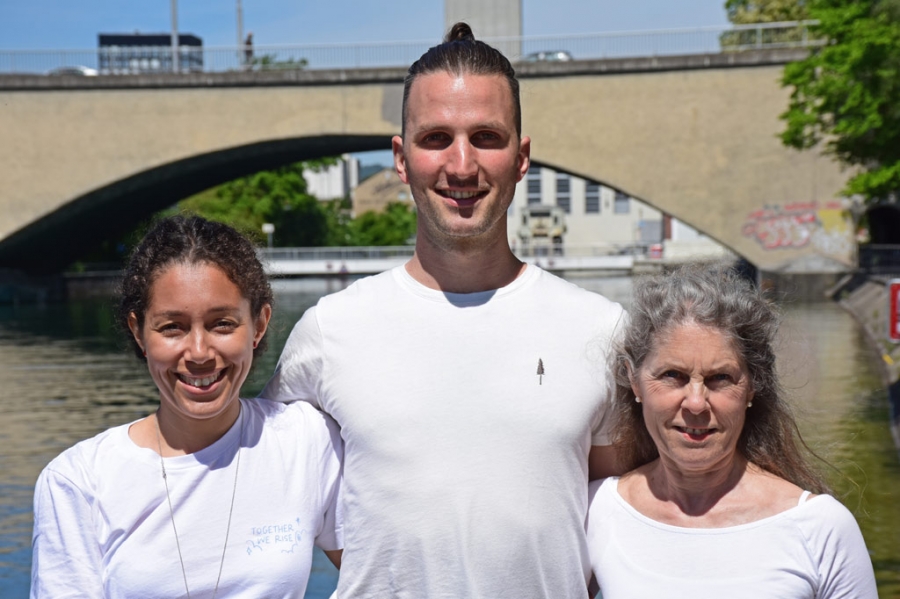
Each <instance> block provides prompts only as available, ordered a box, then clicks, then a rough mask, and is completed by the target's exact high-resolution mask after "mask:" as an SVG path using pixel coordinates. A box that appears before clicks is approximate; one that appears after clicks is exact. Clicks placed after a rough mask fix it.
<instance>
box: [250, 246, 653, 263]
mask: <svg viewBox="0 0 900 599" xmlns="http://www.w3.org/2000/svg"><path fill="white" fill-rule="evenodd" d="M649 245H650V244H646V243H640V242H636V243H595V244H590V245H565V244H563V245H554V244H533V245H527V246H516V247H514V248H513V252H514V253H515V254H516V255H517V256H518V257H520V258H531V257H534V256H548V255H554V254H556V255H565V256H570V257H590V256H643V255H645V254H646V253H647V250H648V248H649ZM415 249H416V248H415V246H412V245H397V246H360V247H295V248H287V247H284V248H279V247H275V248H259V250H257V251H258V253H259V256H260V258H261V259H263V260H266V261H268V262H275V261H283V260H332V261H341V260H381V259H385V258H411V257H412V255H413V252H414V251H415Z"/></svg>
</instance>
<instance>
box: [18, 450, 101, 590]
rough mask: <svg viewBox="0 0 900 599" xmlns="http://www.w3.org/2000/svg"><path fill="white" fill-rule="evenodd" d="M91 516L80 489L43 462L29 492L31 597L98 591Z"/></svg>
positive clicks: (98, 566)
mask: <svg viewBox="0 0 900 599" xmlns="http://www.w3.org/2000/svg"><path fill="white" fill-rule="evenodd" d="M93 521H94V519H93V514H92V507H91V502H90V500H89V499H88V497H87V496H86V495H85V493H84V491H83V490H82V489H80V488H79V487H78V486H77V485H76V484H75V483H73V482H72V481H71V480H70V479H69V478H67V477H65V476H63V475H62V474H60V473H58V472H56V471H54V470H51V469H50V467H48V468H45V469H44V471H43V472H41V475H40V477H39V478H38V481H37V485H36V487H35V492H34V534H33V537H32V564H31V599H38V598H41V597H53V598H54V599H65V598H67V597H72V598H79V599H84V598H91V597H98V598H101V597H103V596H104V592H103V580H102V574H101V557H100V548H99V546H98V544H97V539H96V535H95V534H94V530H93V526H92V523H93Z"/></svg>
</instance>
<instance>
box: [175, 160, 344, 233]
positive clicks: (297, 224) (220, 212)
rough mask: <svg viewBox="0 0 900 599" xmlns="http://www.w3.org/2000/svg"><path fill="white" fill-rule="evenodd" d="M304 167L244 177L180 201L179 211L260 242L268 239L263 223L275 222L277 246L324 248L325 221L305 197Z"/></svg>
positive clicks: (316, 203) (314, 203) (315, 203)
mask: <svg viewBox="0 0 900 599" xmlns="http://www.w3.org/2000/svg"><path fill="white" fill-rule="evenodd" d="M303 168H304V163H302V162H300V163H296V164H291V165H289V166H284V167H281V168H278V169H275V170H270V171H260V172H258V173H255V174H253V175H249V176H247V177H241V178H239V179H235V180H234V181H229V182H228V183H225V184H223V185H219V186H218V187H214V188H212V189H209V190H206V191H204V192H202V193H199V194H197V195H195V196H192V197H190V198H187V199H186V200H182V201H181V202H179V203H178V209H179V210H180V211H184V212H191V213H194V214H199V215H201V216H203V217H205V218H208V219H210V220H215V221H219V222H223V223H228V224H230V225H232V226H234V227H236V228H238V229H240V230H241V231H243V232H244V233H246V234H248V235H252V236H254V237H255V238H256V239H257V240H259V241H262V240H263V239H265V236H264V234H263V233H262V225H263V223H272V224H273V225H275V235H274V239H275V241H276V243H277V244H278V245H281V246H319V245H324V244H325V241H326V238H327V220H326V217H325V214H324V213H323V211H322V210H321V209H320V207H319V201H318V200H317V199H316V198H314V197H313V196H311V195H309V193H307V188H306V180H305V179H304V178H303Z"/></svg>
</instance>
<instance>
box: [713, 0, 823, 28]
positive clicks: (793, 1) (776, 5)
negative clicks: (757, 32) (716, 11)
mask: <svg viewBox="0 0 900 599" xmlns="http://www.w3.org/2000/svg"><path fill="white" fill-rule="evenodd" d="M725 10H726V12H727V13H728V20H729V21H731V22H732V23H734V24H735V25H747V24H750V23H779V22H782V21H803V20H805V19H807V18H808V16H809V15H808V11H807V6H806V2H804V0H757V1H756V2H753V1H752V0H727V2H725Z"/></svg>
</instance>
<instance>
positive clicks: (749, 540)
mask: <svg viewBox="0 0 900 599" xmlns="http://www.w3.org/2000/svg"><path fill="white" fill-rule="evenodd" d="M617 487H618V478H608V479H605V480H603V481H595V482H593V483H591V490H590V494H591V500H590V501H591V505H590V515H589V517H588V527H587V529H588V530H587V535H588V548H589V550H590V553H591V566H592V567H593V569H594V574H595V575H596V577H597V582H598V583H599V584H600V588H601V590H602V593H603V599H621V598H629V599H631V598H635V597H653V598H655V599H722V598H723V597H727V598H728V599H744V598H746V599H760V598H770V597H771V598H777V599H837V598H838V597H844V598H851V597H852V598H853V599H877V597H878V594H877V592H876V590H875V575H874V573H873V571H872V562H871V560H870V558H869V554H868V552H867V551H866V546H865V543H864V541H863V538H862V534H861V533H860V531H859V526H858V525H857V524H856V520H854V519H853V515H852V514H850V512H849V511H848V510H847V508H845V507H844V506H843V505H841V504H840V502H838V501H837V500H835V499H834V498H833V497H831V496H829V495H818V496H816V497H813V498H812V499H809V500H807V499H806V498H807V497H808V494H804V496H803V497H802V498H801V501H800V503H799V504H798V505H797V506H796V507H793V508H791V509H788V510H786V511H784V512H781V513H779V514H776V515H774V516H770V517H768V518H763V519H762V520H757V521H756V522H750V523H747V524H742V525H739V526H729V527H726V528H682V527H680V526H672V525H669V524H663V523H661V522H657V521H655V520H652V519H650V518H648V517H646V516H644V515H642V514H641V513H640V512H638V511H637V510H635V509H634V508H633V507H631V505H629V504H628V503H627V502H626V501H625V500H624V499H623V498H622V496H621V495H619V493H618V491H617Z"/></svg>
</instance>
